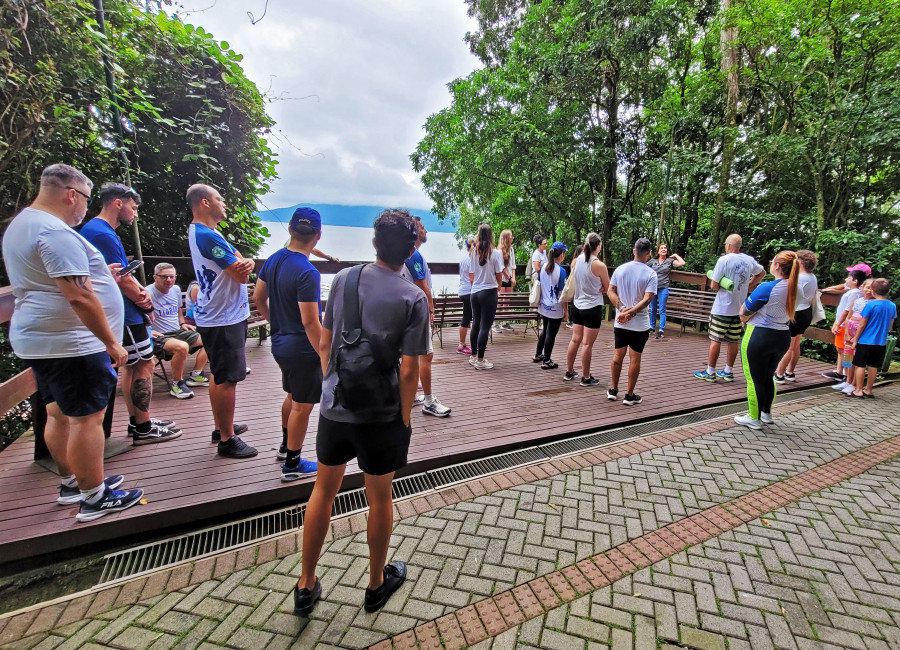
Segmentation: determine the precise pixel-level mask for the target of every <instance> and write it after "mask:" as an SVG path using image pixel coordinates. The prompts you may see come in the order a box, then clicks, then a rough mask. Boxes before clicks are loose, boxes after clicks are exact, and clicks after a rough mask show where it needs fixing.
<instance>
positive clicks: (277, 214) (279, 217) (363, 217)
mask: <svg viewBox="0 0 900 650" xmlns="http://www.w3.org/2000/svg"><path fill="white" fill-rule="evenodd" d="M301 206H302V207H308V208H313V209H315V210H317V211H318V212H319V214H320V215H322V223H323V224H324V225H326V226H347V227H350V228H371V227H372V224H373V223H374V222H375V217H377V216H378V214H379V213H380V212H381V211H382V210H384V208H379V207H375V206H370V205H330V204H327V203H298V204H297V205H292V206H290V207H288V208H275V209H274V210H261V211H259V212H257V213H256V214H257V216H259V218H260V219H262V220H263V221H278V222H280V223H289V222H290V220H291V215H292V214H294V210H296V209H297V208H299V207H301ZM407 209H408V210H409V211H410V212H411V213H412V214H414V215H417V216H418V217H419V218H420V219H422V222H423V223H424V224H425V228H426V229H428V232H446V233H455V232H456V228H455V227H454V226H453V224H452V223H451V222H450V219H445V220H444V223H440V222H438V218H437V216H436V215H435V214H434V213H433V212H430V211H428V210H414V209H412V208H407Z"/></svg>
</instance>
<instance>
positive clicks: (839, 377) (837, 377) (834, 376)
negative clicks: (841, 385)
mask: <svg viewBox="0 0 900 650" xmlns="http://www.w3.org/2000/svg"><path fill="white" fill-rule="evenodd" d="M822 376H823V377H827V378H828V379H833V380H834V381H844V379H846V377H844V375H842V374H841V373H839V372H835V371H834V370H832V371H831V372H823V373H822Z"/></svg>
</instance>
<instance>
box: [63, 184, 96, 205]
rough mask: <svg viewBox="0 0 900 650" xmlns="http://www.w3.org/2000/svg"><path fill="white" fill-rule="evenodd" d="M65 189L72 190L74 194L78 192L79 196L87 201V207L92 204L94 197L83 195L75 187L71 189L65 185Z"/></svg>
mask: <svg viewBox="0 0 900 650" xmlns="http://www.w3.org/2000/svg"><path fill="white" fill-rule="evenodd" d="M66 189H67V190H74V191H75V192H78V193H79V194H81V196H83V197H84V198H85V199H87V207H91V205H92V204H93V203H94V197H93V196H91V195H90V194H85V193H84V192H82V191H81V190H79V189H78V188H77V187H72V186H70V185H66Z"/></svg>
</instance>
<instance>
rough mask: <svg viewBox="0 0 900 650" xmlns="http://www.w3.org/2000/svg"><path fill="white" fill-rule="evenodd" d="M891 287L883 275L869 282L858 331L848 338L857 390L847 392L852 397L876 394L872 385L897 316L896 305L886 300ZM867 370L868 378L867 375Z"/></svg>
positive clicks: (871, 396)
mask: <svg viewBox="0 0 900 650" xmlns="http://www.w3.org/2000/svg"><path fill="white" fill-rule="evenodd" d="M890 288H891V285H890V282H888V281H887V280H886V279H884V278H878V279H877V280H874V281H872V284H871V292H872V294H873V296H872V299H871V300H869V301H868V302H867V303H866V305H865V307H863V309H862V311H861V312H860V320H859V326H858V327H857V332H856V334H855V336H854V337H853V339H852V340H851V341H850V343H851V344H852V345H853V347H854V348H855V354H854V356H853V367H854V369H855V370H856V387H855V388H856V389H855V390H854V391H853V392H851V393H850V395H851V396H852V397H858V398H866V397H868V398H874V397H875V396H874V395H873V394H872V387H873V386H874V384H875V377H876V376H877V375H878V369H879V368H880V367H881V364H882V363H883V362H884V355H885V352H886V350H887V337H888V334H889V333H890V331H891V330H892V329H893V328H894V320H895V319H896V318H897V306H896V305H895V304H894V303H893V302H891V301H890V300H888V293H889V292H890ZM867 369H868V377H866V370H867ZM864 381H865V387H863V382H864Z"/></svg>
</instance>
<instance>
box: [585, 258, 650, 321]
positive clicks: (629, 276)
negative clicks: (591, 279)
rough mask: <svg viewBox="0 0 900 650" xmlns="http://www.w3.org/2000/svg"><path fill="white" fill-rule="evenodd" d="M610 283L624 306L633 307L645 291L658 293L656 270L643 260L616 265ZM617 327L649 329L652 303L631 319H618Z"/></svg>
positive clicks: (642, 297) (617, 314)
mask: <svg viewBox="0 0 900 650" xmlns="http://www.w3.org/2000/svg"><path fill="white" fill-rule="evenodd" d="M585 266H587V265H585ZM598 279H599V278H598ZM609 284H610V286H612V287H615V288H616V293H617V294H618V296H619V300H620V301H621V304H622V306H624V307H631V306H632V305H636V304H638V303H639V302H640V301H641V300H643V299H644V294H645V293H652V294H656V271H654V270H653V269H651V268H650V267H649V266H647V265H646V264H644V263H643V262H637V261H635V260H632V261H630V262H626V263H625V264H620V265H619V266H617V267H616V270H615V271H613V274H612V277H611V278H610V279H609ZM579 309H580V307H579ZM618 316H619V310H618V309H616V318H617V319H618ZM615 327H620V328H622V329H625V330H633V331H635V332H645V331H647V330H649V329H650V303H647V304H646V305H644V308H643V309H641V310H640V311H639V312H637V313H636V314H635V315H634V316H633V317H632V318H631V320H629V321H627V322H625V323H620V322H619V321H618V320H616V322H615Z"/></svg>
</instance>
